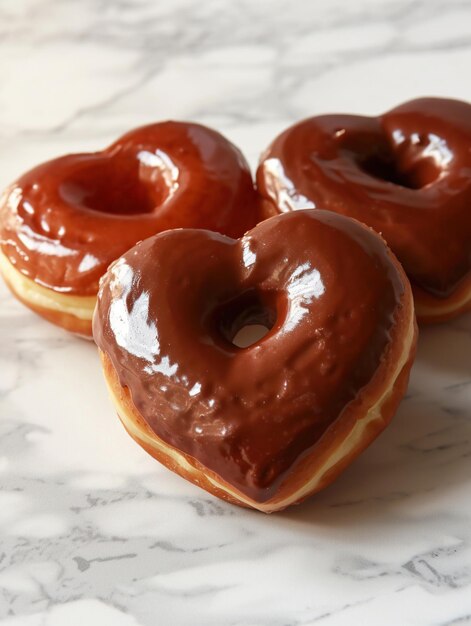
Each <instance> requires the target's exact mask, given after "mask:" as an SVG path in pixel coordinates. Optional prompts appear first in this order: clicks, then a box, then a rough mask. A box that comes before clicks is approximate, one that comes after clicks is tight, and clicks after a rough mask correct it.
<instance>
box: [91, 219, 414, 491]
mask: <svg viewBox="0 0 471 626" xmlns="http://www.w3.org/2000/svg"><path fill="white" fill-rule="evenodd" d="M391 259H392V257H391V254H390V252H389V250H388V249H387V248H386V246H385V245H384V242H383V241H382V240H381V238H380V237H378V236H377V235H376V234H375V233H374V232H373V231H372V230H370V229H368V228H366V227H364V226H363V225H361V224H359V223H358V222H356V221H354V220H350V219H348V218H345V217H343V216H341V215H336V214H335V213H330V212H327V211H298V212H290V213H287V214H285V215H280V216H276V217H274V218H272V219H268V220H266V221H264V222H262V223H261V224H259V225H258V226H256V227H255V228H254V229H253V230H251V231H250V232H249V233H247V235H246V236H245V237H243V238H242V239H239V240H234V239H230V238H227V237H224V236H222V235H219V234H215V233H211V232H208V231H203V230H200V231H197V230H190V229H188V230H174V231H167V232H165V233H162V234H160V235H157V236H155V237H152V238H150V239H148V240H147V241H144V242H142V243H140V244H138V245H137V246H135V247H134V248H133V249H132V250H130V251H129V252H127V253H126V254H125V255H124V256H122V257H121V258H120V259H119V260H118V261H116V262H115V263H114V264H113V265H112V266H111V267H110V269H109V271H108V272H107V274H106V275H105V276H104V278H103V279H102V282H101V286H100V291H99V294H98V303H97V308H96V310H95V315H94V321H93V332H94V338H95V341H96V343H97V345H98V347H99V348H100V349H101V350H102V351H103V352H104V353H105V354H106V355H107V356H108V357H109V358H110V360H111V363H112V365H113V367H114V368H115V370H116V372H117V375H118V378H119V381H120V383H121V385H122V386H123V387H127V388H128V389H129V391H130V394H131V397H132V399H133V403H134V405H135V407H136V409H137V410H138V412H139V413H140V415H141V416H142V417H143V419H144V420H145V421H146V423H147V424H148V425H149V427H150V428H151V429H152V431H154V432H155V433H156V434H157V435H158V436H159V437H160V438H161V439H162V440H163V441H164V442H166V443H168V444H171V445H172V446H174V447H176V448H178V449H179V450H181V451H183V452H185V453H187V454H189V455H191V456H193V457H194V458H196V459H197V460H198V461H200V462H201V463H203V464H204V465H205V466H206V467H207V468H209V469H210V470H213V471H214V472H216V473H217V474H219V475H220V476H221V477H222V478H223V479H224V480H226V481H227V482H229V483H230V484H232V485H234V486H235V487H237V488H238V489H240V491H241V492H243V493H245V494H247V495H248V496H250V497H252V498H254V499H256V500H257V501H260V502H263V501H265V500H267V499H268V498H270V497H271V496H272V495H273V493H274V492H275V491H276V489H277V486H278V485H279V484H280V482H281V481H282V480H283V477H284V476H286V475H287V472H289V470H290V468H292V467H293V465H294V464H295V463H296V461H298V460H300V459H301V457H302V455H303V453H304V452H306V451H308V450H312V448H313V446H315V445H316V443H317V442H319V440H320V438H321V437H322V435H323V434H324V433H325V432H326V430H327V429H328V428H335V420H336V418H337V417H338V416H339V415H340V414H341V412H342V410H343V409H344V408H345V407H346V405H347V404H348V403H349V402H350V401H351V400H352V399H354V398H355V397H356V396H357V394H359V393H361V391H360V390H361V389H362V388H363V387H364V386H365V385H366V384H367V383H368V382H369V381H370V380H371V378H372V377H373V375H374V373H375V371H376V369H377V368H378V366H379V364H380V363H381V362H382V360H383V359H384V358H386V355H387V351H388V346H389V345H390V341H391V336H392V333H393V328H394V324H395V318H396V315H397V314H398V312H399V311H400V309H401V308H402V306H403V302H404V294H405V290H404V282H403V278H402V274H400V273H399V270H398V269H397V266H395V265H394V264H393V263H392V260H391ZM247 324H262V325H265V326H266V327H267V328H270V331H269V332H268V334H266V335H265V336H264V337H263V338H262V339H260V340H259V341H258V342H256V343H254V344H253V345H251V346H249V347H246V348H238V347H236V346H235V345H234V344H233V343H232V339H233V338H234V336H235V335H236V333H237V332H238V331H239V330H240V329H241V328H242V327H244V326H245V325H247Z"/></svg>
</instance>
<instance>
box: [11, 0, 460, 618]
mask: <svg viewBox="0 0 471 626" xmlns="http://www.w3.org/2000/svg"><path fill="white" fill-rule="evenodd" d="M470 66H471V5H470V3H469V2H468V1H467V0H447V2H443V0H397V1H393V0H359V1H356V2H350V1H348V0H312V1H311V2H307V0H292V1H291V2H289V3H285V2H282V1H281V0H257V1H256V2H255V1H251V0H239V1H233V2H223V1H219V2H218V1H217V0H209V1H207V0H206V1H205V2H196V1H195V0H160V1H155V0H154V1H153V0H136V1H132V0H115V1H112V0H100V1H95V0H82V1H81V2H77V1H73V0H67V1H62V2H60V1H59V0H0V155H1V167H0V184H1V186H3V185H5V184H6V183H7V182H9V181H10V180H11V179H13V178H14V177H15V176H16V175H18V174H19V173H21V172H22V171H23V170H25V169H26V168H28V167H30V166H32V165H33V164H35V163H36V162H38V161H41V160H43V159H46V158H49V157H52V156H54V155H57V154H61V153H63V152H71V151H80V150H88V149H93V148H98V147H100V146H102V145H105V144H106V143H107V142H109V141H110V140H112V139H113V138H115V137H117V136H118V135H119V134H120V133H122V132H123V131H124V130H126V129H128V128H131V127H133V126H136V125H140V124H143V123H147V122H150V121H153V120H156V119H159V118H168V117H173V118H186V119H194V120H198V121H201V122H203V123H206V124H210V125H214V126H215V127H216V128H218V129H220V130H221V131H223V132H224V133H226V134H227V135H228V136H229V137H230V138H231V139H232V140H234V141H235V142H236V143H238V144H239V145H240V147H241V148H242V149H243V150H244V151H245V152H246V154H247V155H248V157H249V158H250V160H251V162H252V164H255V163H256V159H257V157H258V154H259V153H260V151H261V150H262V149H263V147H264V146H265V145H266V144H267V143H268V141H269V140H270V139H271V138H272V137H273V136H274V135H275V134H276V133H278V132H279V131H280V130H281V129H282V128H283V127H285V126H286V125H287V124H289V123H290V122H292V121H293V120H295V119H297V118H300V117H304V116H307V115H310V114H314V113H320V112H329V111H353V112H366V113H376V112H380V111H382V110H385V109H387V108H388V107H389V106H391V105H393V104H396V103H398V102H400V101H402V100H405V99H408V98H411V97H414V96H418V95H433V94H435V95H450V96H455V97H459V98H463V99H468V100H471V82H470V80H469V67H470ZM470 355H471V317H470V316H467V317H462V318H460V319H458V320H456V321H454V322H453V323H450V324H447V325H443V326H440V327H434V328H428V329H427V330H424V331H423V332H422V333H421V337H420V344H419V353H418V358H417V362H416V364H415V366H414V369H413V373H412V379H411V384H410V388H409V392H408V395H407V398H406V400H405V401H404V402H403V404H402V405H401V407H400V410H399V413H398V415H397V417H396V418H395V420H394V421H393V423H392V425H391V426H390V428H389V429H388V430H387V431H386V432H385V433H384V434H383V435H382V436H381V437H380V438H379V439H378V440H377V442H376V443H375V444H374V445H372V446H371V448H370V449H369V450H368V451H367V452H366V453H365V454H364V455H363V456H362V457H361V458H360V459H359V460H358V461H357V462H356V463H355V464H354V465H353V466H352V467H351V468H350V469H349V471H348V472H347V473H346V474H345V475H344V476H343V477H342V478H340V479H339V480H338V481H337V482H336V483H335V484H334V485H333V486H332V487H331V488H329V489H328V490H326V491H325V492H323V493H322V494H320V495H318V496H317V497H315V498H313V499H311V500H310V501H309V502H307V503H305V504H303V505H301V506H299V507H297V508H293V509H292V510H289V511H287V512H285V513H283V514H278V515H273V516H270V517H267V516H264V515H261V514H258V513H254V512H247V511H244V510H241V509H238V508H236V507H232V506H230V505H225V504H223V503H221V502H219V501H218V500H216V499H214V498H212V497H211V496H209V495H207V494H205V493H204V492H201V491H199V490H198V489H196V488H195V487H193V486H191V485H189V484H187V483H185V482H184V481H183V480H181V479H180V478H178V477H176V476H174V475H172V474H171V473H170V472H168V471H166V470H165V469H163V468H161V467H160V466H159V465H158V464H157V463H155V462H154V461H153V460H152V459H151V458H150V457H148V456H147V455H146V454H145V453H144V452H143V451H142V450H141V449H140V448H139V447H138V446H137V445H135V444H134V443H133V442H132V441H131V440H130V439H129V437H128V436H127V435H125V433H124V432H123V429H122V428H121V426H120V425H119V423H118V421H117V419H116V418H115V416H114V412H113V409H112V406H111V404H110V402H109V400H108V398H107V395H106V391H105V388H104V385H103V384H102V378H101V372H100V368H99V364H98V360H97V355H96V353H95V350H94V348H93V346H92V345H91V344H89V343H86V342H84V341H80V340H78V339H74V338H70V337H68V336H67V335H66V334H65V333H62V332H60V331H59V330H56V329H55V328H53V327H52V326H49V325H48V324H47V323H45V322H42V321H41V320H39V319H38V318H36V317H35V316H34V315H33V314H32V313H30V312H28V311H27V310H25V309H24V308H23V307H21V306H20V305H19V304H18V303H17V302H15V301H14V300H13V298H12V297H11V296H10V295H8V293H7V291H6V289H5V287H4V286H3V285H2V286H0V623H1V625H2V626H19V625H21V626H23V625H24V626H79V625H80V626H82V625H83V624H87V625H88V626H94V625H100V626H135V625H141V626H154V625H156V624H158V625H162V626H167V625H171V626H180V625H187V624H191V625H197V626H199V625H202V626H300V625H307V624H318V623H319V624H322V625H324V624H325V625H326V626H347V625H348V626H352V625H356V624H361V625H365V624H367V625H370V624H371V625H375V626H376V625H378V624H381V625H382V626H400V625H417V626H445V625H447V626H451V625H455V624H456V625H460V626H463V625H465V624H471V498H470V486H471V477H470V474H471V472H470V470H471V409H470V407H471V356H470Z"/></svg>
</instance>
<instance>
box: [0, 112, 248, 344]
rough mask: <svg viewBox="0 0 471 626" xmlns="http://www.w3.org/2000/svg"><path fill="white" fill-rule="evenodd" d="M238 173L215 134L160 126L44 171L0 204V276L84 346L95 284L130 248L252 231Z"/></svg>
mask: <svg viewBox="0 0 471 626" xmlns="http://www.w3.org/2000/svg"><path fill="white" fill-rule="evenodd" d="M256 198H257V195H256V193H255V190H254V185H253V181H252V177H251V174H250V170H249V167H248V164H247V163H246V161H245V160H244V158H243V156H242V154H241V153H240V151H239V150H238V149H237V148H236V147H235V146H234V145H232V144H231V143H230V142H229V141H228V140H227V139H225V138H224V137H223V136H222V135H220V134H219V133H217V132H215V131H213V130H210V129H209V128H206V127H204V126H200V125H198V124H191V123H184V122H164V123H159V124H152V125H150V126H144V127H142V128H138V129H136V130H133V131H131V132H129V133H127V134H126V135H124V136H123V137H121V138H120V139H119V140H118V141H116V142H115V143H113V144H112V145H111V146H110V147H109V148H107V149H106V150H104V151H102V152H97V153H90V154H73V155H69V156H63V157H61V158H58V159H55V160H53V161H49V162H47V163H44V164H42V165H40V166H39V167H36V168H34V169H33V170H31V171H30V172H28V173H27V174H24V175H23V176H21V177H20V178H19V179H18V180H17V181H16V182H14V183H13V184H12V185H11V186H10V187H9V188H8V189H7V190H6V192H5V194H4V195H3V197H2V199H1V200H0V268H1V272H2V274H3V276H4V278H5V280H6V283H7V284H8V286H9V287H10V289H11V290H12V292H13V293H14V294H15V295H16V296H17V298H18V299H19V300H21V301H22V302H23V303H24V304H26V305H27V306H29V307H30V308H31V309H33V310H34V311H36V312H37V313H39V314H40V315H41V316H42V317H44V318H46V319H47V320H49V321H51V322H53V323H55V324H57V325H58V326H62V327H63V328H65V329H67V330H70V331H73V332H75V333H78V334H81V335H84V336H91V320H92V314H93V309H94V307H95V302H96V293H97V291H98V281H99V278H100V277H101V276H102V275H103V274H104V272H105V271H106V269H107V267H108V265H109V264H110V263H111V262H112V261H114V260H115V259H117V258H118V257H119V256H120V255H121V254H123V253H124V252H125V251H126V250H128V249H129V248H131V247H132V246H133V245H134V244H135V243H137V242H138V241H140V240H142V239H145V238H147V237H149V236H150V235H154V234H155V233H158V232H160V231H163V230H166V229H168V228H176V227H192V228H207V229H210V230H215V231H218V232H221V233H224V234H226V235H229V236H232V237H239V236H240V235H242V234H243V233H244V232H246V231H247V230H248V229H249V228H251V227H252V226H254V225H255V224H256V223H257V222H258V221H259V216H258V212H257V204H256Z"/></svg>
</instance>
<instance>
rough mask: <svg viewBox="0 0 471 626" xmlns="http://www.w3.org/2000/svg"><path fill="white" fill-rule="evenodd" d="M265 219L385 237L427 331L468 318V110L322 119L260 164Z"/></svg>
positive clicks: (404, 108)
mask: <svg viewBox="0 0 471 626" xmlns="http://www.w3.org/2000/svg"><path fill="white" fill-rule="evenodd" d="M257 184H258V188H259V190H260V192H261V194H262V195H263V196H264V198H265V209H266V213H267V214H269V215H270V214H274V213H277V212H284V211H291V210H294V209H299V208H316V207H319V208H322V209H329V210H331V211H335V212H337V213H342V214H343V215H348V216H350V217H354V218H356V219H358V220H360V221H362V222H364V223H365V224H368V225H369V226H371V227H372V228H374V229H375V230H376V231H377V232H379V233H381V234H382V235H383V237H384V238H385V239H386V241H387V243H388V244H389V246H390V247H391V249H392V250H393V252H395V254H396V255H397V257H398V259H399V260H400V261H401V263H402V265H403V267H404V269H405V271H406V273H407V274H408V276H409V278H410V280H411V282H412V287H413V291H414V296H415V307H416V311H417V317H418V319H419V321H421V322H433V321H443V320H446V319H449V318H451V317H454V316H455V315H457V314H459V313H462V312H464V311H466V310H469V309H471V210H470V209H471V105H470V104H467V103H465V102H459V101H458V100H447V99H440V98H423V99H419V100H413V101H411V102H408V103H406V104H403V105H401V106H399V107H397V108H395V109H393V110H392V111H390V112H389V113H386V114H385V115H382V116H380V117H359V116H353V115H323V116H320V117H313V118H310V119H307V120H304V121H302V122H299V123H298V124H295V125H294V126H292V127H291V128H288V129H287V130H285V131H284V132H283V133H282V134H281V135H280V136H279V137H277V138H276V139H275V141H274V142H273V143H272V144H271V146H270V147H269V148H268V149H267V151H266V152H265V153H264V154H263V156H262V159H261V162H260V166H259V168H258V172H257Z"/></svg>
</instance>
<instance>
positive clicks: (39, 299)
mask: <svg viewBox="0 0 471 626" xmlns="http://www.w3.org/2000/svg"><path fill="white" fill-rule="evenodd" d="M0 273H1V274H2V276H3V279H4V281H5V283H6V285H7V287H8V288H9V289H10V291H11V292H12V293H13V295H14V296H15V297H16V298H17V299H18V300H19V301H20V302H22V303H23V304H24V305H25V306H27V307H28V308H29V309H31V310H32V311H34V312H35V313H37V314H38V315H40V316H41V317H42V318H44V319H46V320H47V321H48V322H51V323H52V324H54V325H55V326H59V327H61V328H64V329H65V330H68V331H69V332H72V333H75V334H77V335H80V336H81V337H85V338H87V339H91V338H92V317H93V310H94V308H95V303H96V297H95V296H72V295H66V294H63V293H58V292H56V291H53V290H52V289H47V288H46V287H43V286H42V285H38V284H37V283H36V282H34V280H31V279H30V278H28V277H27V276H25V275H24V274H22V273H21V272H19V271H18V270H17V269H15V268H14V267H13V265H12V264H11V263H10V261H9V260H8V259H7V258H6V256H5V255H4V254H3V253H2V252H1V251H0Z"/></svg>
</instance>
